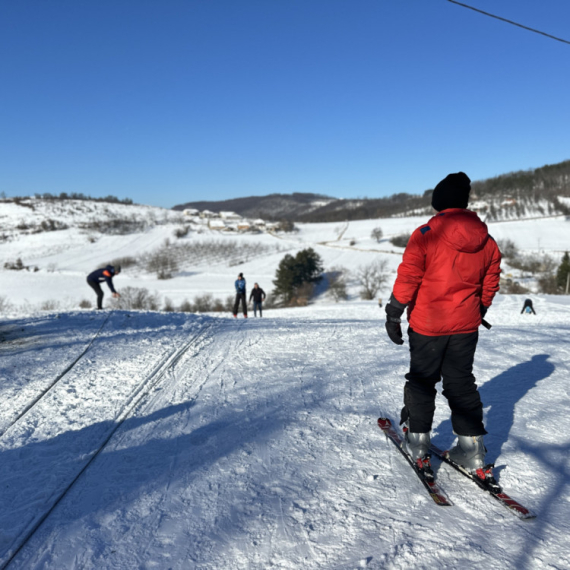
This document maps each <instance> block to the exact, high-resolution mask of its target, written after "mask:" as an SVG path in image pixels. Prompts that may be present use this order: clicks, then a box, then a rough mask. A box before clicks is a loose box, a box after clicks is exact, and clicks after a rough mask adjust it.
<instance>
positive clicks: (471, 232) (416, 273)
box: [393, 208, 501, 336]
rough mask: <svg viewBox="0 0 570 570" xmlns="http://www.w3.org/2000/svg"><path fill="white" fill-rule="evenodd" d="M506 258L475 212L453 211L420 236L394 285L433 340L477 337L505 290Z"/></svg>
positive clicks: (415, 325) (417, 326)
mask: <svg viewBox="0 0 570 570" xmlns="http://www.w3.org/2000/svg"><path fill="white" fill-rule="evenodd" d="M500 266H501V253H500V252H499V248H498V247H497V244H496V243H495V240H494V239H493V238H492V237H491V236H490V235H489V233H488V231H487V226H486V224H484V223H483V222H482V221H481V220H480V219H479V217H478V216H477V214H475V212H472V211H470V210H465V209H462V208H449V209H448V210H443V211H442V212H440V213H438V214H437V215H435V216H434V217H433V218H431V220H429V222H428V223H427V224H425V225H423V226H420V227H419V228H418V229H417V230H415V231H414V233H413V234H412V237H411V238H410V241H409V242H408V245H407V247H406V250H405V251H404V257H403V260H402V263H401V264H400V266H399V267H398V277H397V278H396V283H395V284H394V291H393V294H394V297H395V298H396V300H397V301H399V302H400V303H401V304H402V305H408V322H409V324H410V326H411V327H412V329H413V330H414V331H416V332H418V333H420V334H423V335H427V336H441V335H448V334H459V333H469V332H474V331H476V330H477V329H478V328H479V325H480V324H481V310H480V305H483V306H485V307H489V306H490V305H491V302H492V301H493V297H494V296H495V293H496V292H497V291H498V290H499V277H500V274H501V267H500Z"/></svg>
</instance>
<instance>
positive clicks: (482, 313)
mask: <svg viewBox="0 0 570 570" xmlns="http://www.w3.org/2000/svg"><path fill="white" fill-rule="evenodd" d="M479 310H480V311H481V318H483V317H484V316H485V315H486V314H487V311H488V310H489V307H485V306H484V305H480V306H479Z"/></svg>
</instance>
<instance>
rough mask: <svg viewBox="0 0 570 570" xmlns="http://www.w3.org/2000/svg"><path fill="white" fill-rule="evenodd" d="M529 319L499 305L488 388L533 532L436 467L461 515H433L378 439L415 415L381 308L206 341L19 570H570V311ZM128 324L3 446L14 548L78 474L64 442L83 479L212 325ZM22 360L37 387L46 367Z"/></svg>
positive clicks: (491, 439) (508, 301)
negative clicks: (74, 382)
mask: <svg viewBox="0 0 570 570" xmlns="http://www.w3.org/2000/svg"><path fill="white" fill-rule="evenodd" d="M517 306H518V311H520V306H521V305H520V303H519V299H518V298H510V297H501V298H500V299H499V302H498V303H497V304H496V305H494V306H493V308H492V310H491V311H490V312H489V315H488V318H489V320H490V321H491V322H492V324H493V325H494V326H493V329H492V331H484V330H482V331H481V336H480V343H479V348H478V351H477V356H476V369H475V374H476V376H477V378H478V384H479V385H480V389H481V394H482V399H483V402H484V405H485V406H486V408H485V412H486V421H487V428H488V430H489V432H490V434H489V436H488V437H487V440H486V441H487V447H488V448H489V459H490V460H494V461H495V462H496V465H497V468H496V472H497V474H498V477H499V482H500V483H501V485H502V486H503V487H504V488H505V491H507V492H512V494H513V496H516V498H519V499H520V500H521V501H523V500H524V502H525V505H527V506H528V507H529V508H532V510H533V511H535V512H536V513H537V515H538V518H537V519H536V520H534V521H529V522H526V521H520V520H518V519H516V518H515V517H513V516H512V515H510V514H509V513H508V512H506V511H505V509H504V508H503V507H502V506H501V505H500V504H498V503H497V502H496V501H492V500H491V499H490V498H489V497H488V496H487V494H486V493H484V492H483V491H480V490H479V489H477V488H476V487H475V486H474V485H473V484H472V483H471V482H470V481H467V480H466V479H465V478H464V477H460V476H458V474H457V473H455V472H453V470H451V469H449V468H443V467H440V466H438V465H437V463H436V461H434V466H435V471H436V476H437V477H438V478H439V480H440V481H441V483H442V486H444V487H445V489H446V491H447V492H449V495H450V497H451V498H452V499H453V502H454V507H453V508H452V509H441V508H438V507H437V506H436V505H434V504H433V503H432V501H431V499H430V498H429V497H427V496H426V493H425V491H424V490H423V488H422V487H421V483H420V482H419V481H418V480H417V478H414V477H413V474H410V468H409V466H408V465H407V464H406V462H405V459H404V458H403V457H402V456H401V454H399V453H398V452H397V450H395V449H393V445H391V444H390V443H389V442H387V441H386V439H385V437H384V436H383V434H382V433H381V432H380V430H378V428H377V426H376V420H377V418H378V416H380V415H388V414H390V415H394V414H397V412H398V411H399V409H400V406H401V400H402V386H403V375H404V374H405V372H406V370H407V362H408V352H407V348H406V347H401V348H399V347H396V346H395V345H392V344H391V343H390V341H389V339H388V338H387V337H386V335H385V331H384V328H383V320H382V319H381V316H382V315H381V313H380V311H378V308H377V306H375V303H350V304H339V305H338V306H318V307H308V308H305V309H295V310H282V311H272V312H270V311H268V312H267V316H266V317H264V318H263V319H253V318H250V319H248V320H247V321H245V320H242V319H238V320H234V319H227V318H221V319H218V320H215V322H214V324H213V327H214V328H213V334H211V335H209V336H208V340H207V342H204V343H203V344H202V345H201V347H200V348H199V349H197V350H196V351H193V352H192V353H189V354H187V355H186V356H185V357H183V358H181V359H180V361H179V362H178V364H177V365H176V366H175V367H173V368H172V369H171V371H170V372H169V373H168V374H167V375H166V376H165V377H164V378H163V379H162V380H161V382H160V383H159V384H158V385H157V386H156V388H155V390H154V391H153V392H152V393H151V394H150V395H149V396H148V398H147V399H146V400H145V401H144V404H143V405H141V406H139V407H137V409H136V411H135V412H134V413H133V414H132V415H131V416H130V417H128V418H127V419H126V420H125V421H124V422H123V424H122V425H121V426H120V428H119V429H117V431H116V432H115V434H114V436H113V437H112V438H111V440H110V441H109V443H108V444H107V445H106V447H105V448H104V450H103V452H101V453H100V454H99V456H98V457H97V458H96V459H95V460H94V461H93V463H92V464H91V466H90V467H89V469H87V470H86V471H85V473H84V474H83V476H82V477H81V478H80V479H79V480H78V481H77V483H76V484H75V485H74V486H73V488H72V489H71V490H70V492H69V493H68V494H67V495H66V496H65V497H64V499H63V500H62V501H61V502H60V503H59V505H58V506H57V507H56V508H55V509H54V511H53V512H52V513H51V515H50V516H49V517H48V518H47V519H46V520H45V522H44V523H43V524H42V525H41V527H40V528H39V529H38V531H37V532H36V533H35V534H34V535H33V537H32V538H31V540H30V541H29V542H28V543H27V544H26V545H25V547H24V548H23V549H22V550H21V551H20V552H19V553H18V555H17V556H16V557H15V558H14V560H13V561H12V563H11V564H10V566H9V567H10V568H26V569H28V568H36V569H39V568H42V569H44V568H54V569H56V568H58V569H59V568H132V567H137V568H173V569H187V568H200V569H210V568H211V569H217V568H227V569H232V570H233V569H242V568H243V569H245V568H248V569H249V568H256V569H257V568H259V569H265V568H271V567H273V568H284V569H298V568H327V569H328V568H331V569H336V568H338V569H341V568H342V569H345V568H362V567H366V568H374V569H379V568H406V567H412V566H414V567H444V568H445V567H448V568H451V567H460V566H461V567H466V568H480V567H482V566H489V567H501V568H531V567H532V568H560V569H561V568H567V567H569V566H570V552H569V547H568V545H567V540H566V536H567V535H568V533H569V532H570V522H569V517H568V516H567V511H568V508H569V506H570V505H569V503H570V461H569V458H568V457H569V455H568V451H569V450H570V436H569V435H567V434H569V433H570V429H569V428H570V419H569V418H568V414H567V409H568V404H569V401H570V392H569V390H568V364H569V363H570V355H569V349H568V346H569V344H568V342H569V341H570V325H569V324H568V323H569V322H570V318H569V316H570V310H569V309H570V308H569V307H568V306H565V305H556V304H555V303H554V302H550V301H545V302H544V303H543V304H542V306H540V311H539V310H538V307H537V312H539V317H540V318H534V319H531V318H529V317H525V316H524V315H522V316H519V315H518V314H517V313H518V312H516V307H517ZM76 318H79V317H76ZM113 318H115V315H114V316H113ZM117 318H118V319H119V320H120V319H121V318H122V319H123V321H125V324H124V327H125V328H124V329H122V328H121V326H119V321H116V323H117V324H116V326H114V328H113V327H111V326H110V325H107V326H106V327H105V330H107V331H108V334H109V335H111V336H109V337H108V338H109V342H107V343H105V344H100V341H101V339H98V340H97V342H95V343H94V344H93V347H92V348H91V349H90V351H89V353H88V354H87V355H86V356H85V357H84V358H83V359H81V360H80V361H79V363H78V365H77V366H80V365H81V364H82V363H85V365H87V360H90V361H91V362H92V363H93V367H92V368H88V367H87V366H86V367H85V368H84V369H83V373H82V374H80V373H79V372H78V381H79V380H80V378H81V377H82V376H85V380H86V382H87V385H85V386H84V387H82V390H79V389H78V388H79V386H77V387H76V393H75V394H74V395H66V396H65V397H64V396H63V395H62V396H61V399H60V401H57V400H55V399H54V401H52V402H47V401H46V402H45V406H46V407H45V409H44V414H43V416H42V417H41V419H40V418H38V423H37V425H35V426H32V425H26V426H23V427H22V429H21V432H20V433H19V439H18V438H16V437H15V436H13V435H12V430H10V431H9V432H8V433H7V434H6V435H7V436H10V438H9V441H5V439H6V438H3V440H2V449H1V454H2V463H1V465H2V466H3V467H1V468H0V469H2V471H3V472H2V477H3V480H4V479H7V481H8V483H9V484H11V485H12V484H15V483H14V482H15V481H16V483H17V484H18V485H19V488H20V491H21V494H24V493H27V497H26V500H25V501H24V500H23V499H22V500H20V502H18V501H13V500H8V499H9V497H10V494H9V493H8V492H7V491H4V492H3V497H2V500H3V501H7V502H6V503H3V504H6V508H5V509H4V511H3V513H2V518H1V519H0V524H1V527H0V533H1V534H0V546H1V547H2V548H6V544H7V541H9V540H10V538H11V532H12V531H11V529H12V527H13V523H14V521H19V520H21V519H23V518H25V517H30V516H32V515H33V514H34V513H35V510H41V508H42V507H43V505H44V504H45V502H46V500H47V499H46V497H45V494H46V493H45V488H43V487H40V486H39V485H40V483H39V478H38V476H37V473H38V472H40V471H43V472H44V479H43V480H48V481H53V483H52V485H55V486H57V484H58V483H59V482H60V479H61V478H62V477H64V476H65V470H64V469H61V468H60V466H59V465H53V464H52V463H50V461H51V459H50V454H51V451H52V450H53V449H54V446H58V445H59V442H62V441H64V440H65V441H66V443H67V444H68V445H69V447H70V448H73V449H70V450H69V457H68V458H67V461H66V462H64V463H67V464H72V463H74V462H77V461H78V460H79V459H78V458H79V457H80V456H81V454H86V453H87V454H88V453H89V452H90V447H89V446H90V444H91V442H92V441H94V440H95V439H96V438H95V437H94V436H93V435H92V434H94V433H95V432H97V431H98V430H99V429H100V424H101V423H103V422H105V421H107V420H105V417H101V408H102V409H103V411H104V412H106V413H105V414H103V416H105V415H106V416H108V417H112V413H110V412H111V411H112V409H114V407H115V406H120V401H124V398H125V397H126V396H125V394H126V388H125V389H124V390H123V388H122V385H123V384H124V383H128V382H129V381H130V380H129V379H130V378H131V376H138V377H139V378H143V377H146V376H145V374H148V372H149V370H150V369H152V367H153V366H154V365H156V362H157V359H159V358H160V357H161V355H163V354H165V353H167V352H168V350H169V349H170V350H171V349H172V343H174V342H180V341H181V339H182V337H183V336H184V335H186V336H189V335H190V334H192V332H193V331H194V332H196V331H197V329H198V328H199V327H203V326H205V324H206V323H207V322H211V319H208V318H207V317H196V316H184V315H178V314H171V315H168V314H156V313H155V314H152V313H147V314H145V313H139V314H133V316H132V317H129V318H127V317H126V315H124V314H118V315H117ZM541 318H544V320H541ZM168 323H170V325H169V324H168ZM184 327H185V328H184ZM113 332H114V333H115V334H116V335H117V336H116V338H115V339H114V340H113V339H112V333H113ZM135 337H137V338H138V341H139V344H138V345H137V343H135V342H134V340H135ZM128 338H132V339H133V342H132V343H126V345H124V344H123V341H124V340H125V339H128ZM145 339H148V340H145ZM97 347H99V348H97ZM97 351H100V352H97ZM137 351H138V353H137ZM135 354H138V355H139V359H140V361H139V360H137V358H135ZM89 355H91V356H89ZM131 355H132V358H131V357H130V356H131ZM14 358H15V357H14ZM100 359H101V360H100ZM103 359H104V361H105V362H106V363H107V364H106V365H105V366H104V370H103V371H102V370H101V369H100V366H101V362H102V360H103ZM15 362H16V361H15ZM19 362H20V366H19V369H20V370H26V368H27V367H29V369H30V370H26V374H28V375H30V376H32V377H33V376H34V374H35V373H34V372H33V371H34V370H35V368H34V367H35V366H38V363H37V362H35V361H34V360H28V359H26V356H25V355H21V356H20V361H19ZM121 362H128V364H127V365H125V366H124V367H121V365H120V364H121ZM95 365H96V366H95ZM75 368H76V367H75ZM75 368H74V370H75ZM89 378H91V383H90V384H89V380H88V379H89ZM10 379H11V377H8V378H7V379H6V380H10ZM3 381H4V380H3ZM83 388H84V389H83ZM117 391H119V392H120V394H117V393H116V392H117ZM93 392H96V394H94V393H93ZM99 399H100V400H101V402H103V400H104V403H101V402H99ZM108 400H109V401H108ZM98 402H99V403H98ZM72 403H73V404H74V405H76V406H77V408H78V411H77V412H75V413H74V412H72V409H73V408H72V407H71V406H70V404H72ZM437 403H438V408H437V410H436V417H435V422H434V434H433V435H434V442H435V443H436V444H437V445H438V446H439V447H442V448H445V447H448V446H449V444H450V443H451V442H452V438H453V436H452V434H451V428H450V425H449V411H448V408H447V404H446V403H445V401H444V399H443V398H442V397H441V396H438V402H437ZM60 404H63V406H64V408H65V409H66V410H67V411H66V413H65V416H66V417H65V418H63V417H62V416H61V413H60V410H61V409H62V407H61V405H60ZM98 406H99V407H98ZM92 408H93V409H92ZM26 417H27V416H26ZM111 421H112V420H111ZM7 462H10V464H11V465H12V471H13V470H14V469H17V471H16V472H15V473H12V472H10V473H8V472H6V468H5V467H4V466H5V465H6V463H7ZM64 466H65V465H64ZM46 472H47V473H46ZM411 475H412V476H411ZM515 489H516V492H515ZM20 496H23V495H20Z"/></svg>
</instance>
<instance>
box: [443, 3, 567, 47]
mask: <svg viewBox="0 0 570 570" xmlns="http://www.w3.org/2000/svg"><path fill="white" fill-rule="evenodd" d="M447 1H448V2H451V3H452V4H457V5H458V6H463V8H469V10H473V11H474V12H479V13H480V14H484V15H485V16H489V17H490V18H495V19H496V20H501V21H502V22H507V24H512V25H513V26H518V27H519V28H523V29H524V30H528V31H529V32H534V33H535V34H540V35H542V36H546V37H547V38H550V39H552V40H556V41H557V42H562V43H564V44H568V45H570V41H568V40H563V39H562V38H557V37H556V36H553V35H551V34H547V33H546V32H541V31H540V30H535V29H534V28H529V27H528V26H523V25H522V24H517V22H513V21H512V20H507V18H501V16H495V14H490V13H489V12H485V11H484V10H479V8H474V7H473V6H469V5H468V4H463V3H462V2H457V0H447Z"/></svg>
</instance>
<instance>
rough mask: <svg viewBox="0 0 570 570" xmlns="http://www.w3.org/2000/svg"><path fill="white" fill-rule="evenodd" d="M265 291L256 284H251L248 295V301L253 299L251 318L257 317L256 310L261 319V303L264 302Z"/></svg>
mask: <svg viewBox="0 0 570 570" xmlns="http://www.w3.org/2000/svg"><path fill="white" fill-rule="evenodd" d="M265 297H266V295H265V291H264V290H263V289H262V288H261V287H260V286H259V285H258V284H257V283H254V284H253V289H252V290H251V293H250V294H249V300H250V301H251V300H252V299H253V316H254V317H257V309H259V316H260V317H263V315H262V314H261V309H262V307H261V303H262V302H263V301H265Z"/></svg>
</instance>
